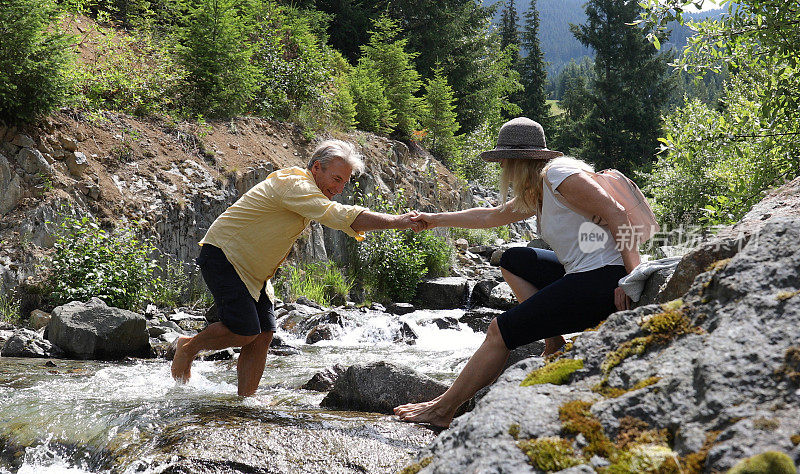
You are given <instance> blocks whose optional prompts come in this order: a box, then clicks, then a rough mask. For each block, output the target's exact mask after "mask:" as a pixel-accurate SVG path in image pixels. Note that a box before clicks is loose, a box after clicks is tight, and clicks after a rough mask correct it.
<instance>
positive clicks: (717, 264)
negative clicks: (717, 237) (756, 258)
mask: <svg viewBox="0 0 800 474" xmlns="http://www.w3.org/2000/svg"><path fill="white" fill-rule="evenodd" d="M730 261H731V259H729V258H723V259H722V260H717V261H716V262H713V263H711V264H710V265H709V266H707V267H706V271H707V272H710V271H717V270H722V269H723V268H725V266H726V265H727V264H728V262H730Z"/></svg>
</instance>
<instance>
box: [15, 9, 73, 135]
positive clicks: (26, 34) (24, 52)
mask: <svg viewBox="0 0 800 474" xmlns="http://www.w3.org/2000/svg"><path fill="white" fill-rule="evenodd" d="M57 19H58V8H57V6H56V4H55V3H54V2H53V1H51V0H8V1H4V2H0V120H7V121H10V122H16V121H29V120H33V119H35V118H36V117H37V116H40V115H43V114H46V113H47V112H49V111H51V110H53V109H55V108H57V107H58V106H60V105H61V104H63V103H64V102H65V101H66V100H67V98H68V97H69V94H70V91H71V88H72V82H71V81H70V80H69V78H68V77H69V74H68V71H69V69H70V67H71V65H72V61H73V56H72V54H71V51H70V49H71V48H70V44H69V41H68V38H67V37H66V36H65V35H63V34H61V33H60V32H58V29H57V28H54V27H53V25H54V23H55V21H56V20H57Z"/></svg>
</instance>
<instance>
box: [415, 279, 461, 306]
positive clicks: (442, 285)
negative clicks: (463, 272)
mask: <svg viewBox="0 0 800 474" xmlns="http://www.w3.org/2000/svg"><path fill="white" fill-rule="evenodd" d="M467 291H468V287H467V280H466V279H465V278H460V277H442V278H433V279H430V280H425V281H423V282H422V283H420V285H419V286H418V287H417V296H416V301H415V306H416V307H419V308H428V309H451V308H460V307H462V306H464V305H465V304H466V303H467Z"/></svg>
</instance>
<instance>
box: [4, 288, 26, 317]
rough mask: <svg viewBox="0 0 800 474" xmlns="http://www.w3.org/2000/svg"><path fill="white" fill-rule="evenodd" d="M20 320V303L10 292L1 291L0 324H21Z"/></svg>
mask: <svg viewBox="0 0 800 474" xmlns="http://www.w3.org/2000/svg"><path fill="white" fill-rule="evenodd" d="M0 290H2V288H0ZM20 319H21V315H20V314H19V301H18V300H17V299H16V298H15V297H14V296H13V294H12V293H11V292H10V291H8V292H3V291H0V322H5V323H11V324H19V321H20Z"/></svg>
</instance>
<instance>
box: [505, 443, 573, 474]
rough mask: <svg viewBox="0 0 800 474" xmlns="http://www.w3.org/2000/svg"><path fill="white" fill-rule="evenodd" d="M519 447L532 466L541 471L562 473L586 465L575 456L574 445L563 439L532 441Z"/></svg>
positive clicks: (518, 444) (520, 444)
mask: <svg viewBox="0 0 800 474" xmlns="http://www.w3.org/2000/svg"><path fill="white" fill-rule="evenodd" d="M517 446H519V449H521V450H522V452H524V453H525V454H526V455H527V456H528V460H529V462H530V464H531V466H533V467H534V468H536V469H539V470H540V471H547V472H553V471H561V470H564V469H568V468H570V467H573V466H577V465H579V464H584V463H585V461H584V460H583V459H582V458H580V457H578V456H577V455H575V451H574V450H573V449H572V443H570V442H569V441H567V440H565V439H563V438H559V437H545V438H537V439H531V440H528V441H520V442H519V443H517Z"/></svg>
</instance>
